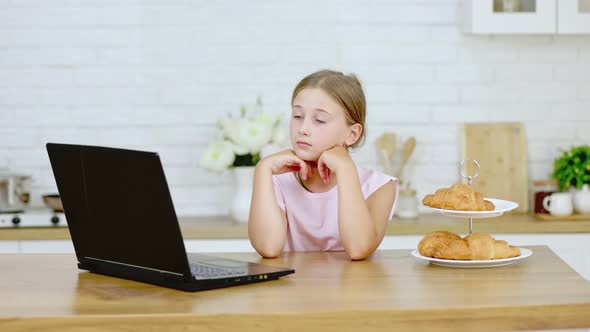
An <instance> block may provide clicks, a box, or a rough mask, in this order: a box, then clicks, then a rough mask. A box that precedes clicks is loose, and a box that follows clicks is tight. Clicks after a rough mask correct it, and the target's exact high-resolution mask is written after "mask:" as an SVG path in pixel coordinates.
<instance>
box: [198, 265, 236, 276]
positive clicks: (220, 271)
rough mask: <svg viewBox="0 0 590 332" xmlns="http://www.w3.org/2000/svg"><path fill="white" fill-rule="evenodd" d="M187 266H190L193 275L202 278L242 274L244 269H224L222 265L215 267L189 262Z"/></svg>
mask: <svg viewBox="0 0 590 332" xmlns="http://www.w3.org/2000/svg"><path fill="white" fill-rule="evenodd" d="M189 266H190V268H191V273H192V274H193V275H194V276H196V277H202V278H219V277H229V276H234V275H243V274H244V271H240V270H235V269H226V268H223V267H215V266H211V265H204V264H194V263H190V264H189Z"/></svg>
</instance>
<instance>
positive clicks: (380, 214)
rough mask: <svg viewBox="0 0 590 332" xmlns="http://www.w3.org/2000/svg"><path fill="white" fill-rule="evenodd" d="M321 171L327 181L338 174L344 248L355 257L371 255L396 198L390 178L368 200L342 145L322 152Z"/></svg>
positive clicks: (384, 228) (379, 239)
mask: <svg viewBox="0 0 590 332" xmlns="http://www.w3.org/2000/svg"><path fill="white" fill-rule="evenodd" d="M318 171H319V173H320V176H321V177H322V179H323V180H324V181H325V182H329V181H331V179H332V177H333V176H334V175H335V176H336V185H337V186H338V231H339V233H340V241H342V246H343V247H344V250H346V252H347V253H348V255H349V256H350V258H352V259H353V260H361V259H365V258H367V257H369V256H370V255H371V254H372V253H373V251H375V249H377V247H378V246H379V244H380V243H381V241H382V240H383V236H384V235H385V230H386V229H387V222H388V221H389V213H390V212H391V207H392V206H393V202H394V200H395V192H396V188H395V185H394V184H393V182H391V181H389V182H388V183H386V184H384V185H383V186H381V188H379V189H377V190H376V191H375V192H374V193H373V194H371V196H369V198H367V200H366V201H365V199H364V197H363V193H362V191H361V184H360V180H359V175H358V171H357V169H356V166H355V165H354V162H353V161H352V158H350V155H349V154H348V150H346V149H345V148H344V147H342V146H336V147H334V148H332V149H330V150H327V151H324V152H323V153H322V155H321V156H320V159H319V160H318Z"/></svg>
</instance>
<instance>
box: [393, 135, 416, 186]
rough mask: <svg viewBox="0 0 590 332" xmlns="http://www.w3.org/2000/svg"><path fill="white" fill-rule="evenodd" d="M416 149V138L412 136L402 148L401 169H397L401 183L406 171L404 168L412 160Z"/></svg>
mask: <svg viewBox="0 0 590 332" xmlns="http://www.w3.org/2000/svg"><path fill="white" fill-rule="evenodd" d="M415 147H416V138H415V137H414V136H410V137H408V139H407V140H405V141H404V144H403V146H402V160H401V162H400V164H399V168H398V169H397V173H396V176H397V178H398V179H400V181H401V176H402V171H403V170H404V167H405V166H406V164H407V163H408V160H410V157H411V156H412V153H413V152H414V148H415Z"/></svg>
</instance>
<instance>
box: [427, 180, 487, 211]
mask: <svg viewBox="0 0 590 332" xmlns="http://www.w3.org/2000/svg"><path fill="white" fill-rule="evenodd" d="M422 204H424V205H426V206H430V207H433V208H437V209H446V210H463V211H493V210H494V209H495V208H496V207H495V206H494V203H492V202H490V201H487V200H484V199H483V196H482V195H481V193H479V192H476V191H474V190H473V189H472V188H471V187H470V186H468V185H466V184H454V185H453V186H452V187H451V188H442V189H438V190H437V191H436V192H435V193H434V194H432V195H426V196H425V197H424V199H422Z"/></svg>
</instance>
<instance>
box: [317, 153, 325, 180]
mask: <svg viewBox="0 0 590 332" xmlns="http://www.w3.org/2000/svg"><path fill="white" fill-rule="evenodd" d="M318 172H319V173H320V178H321V179H322V180H324V176H325V175H324V161H323V160H322V158H320V159H319V160H318ZM324 182H325V180H324Z"/></svg>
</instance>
